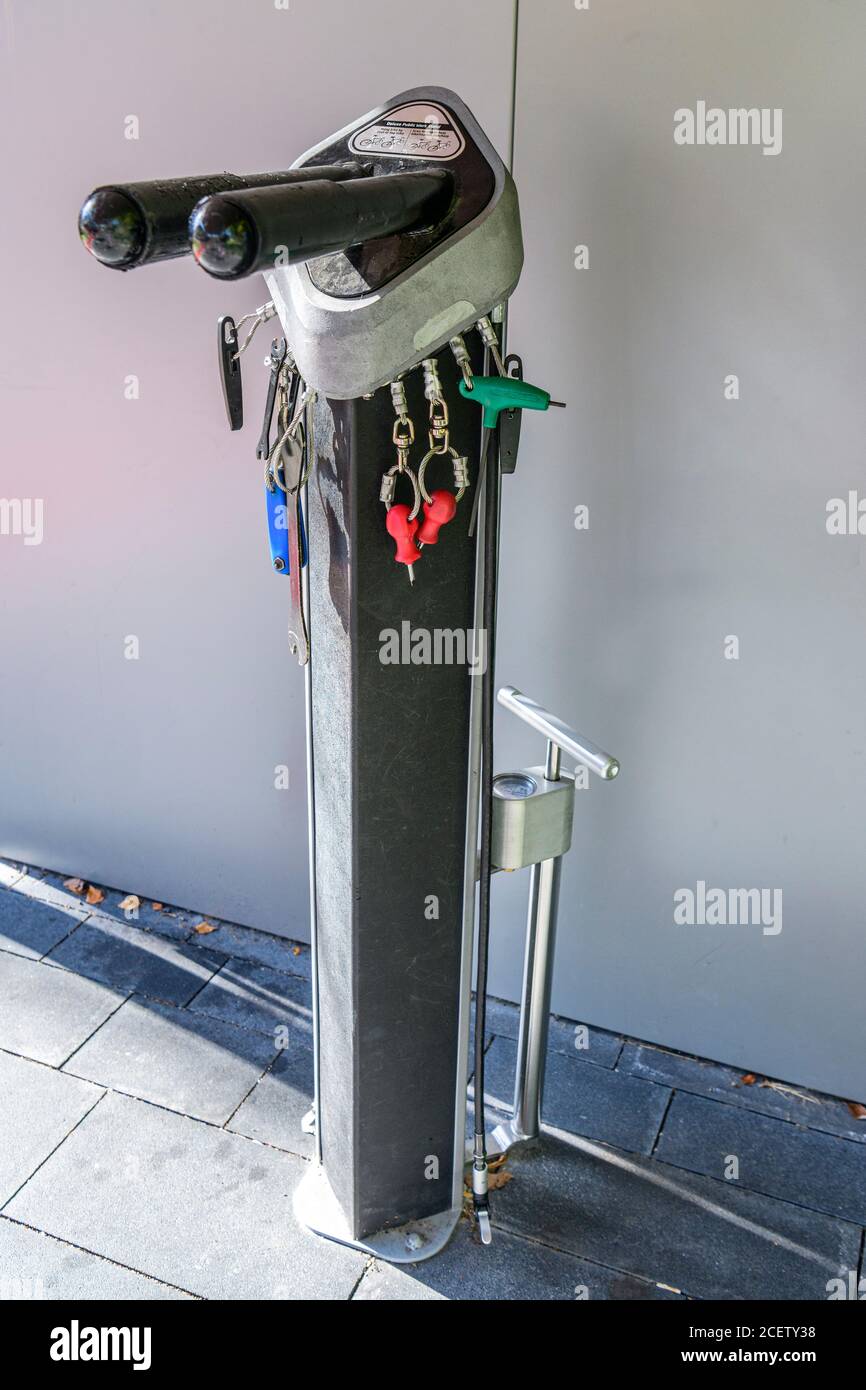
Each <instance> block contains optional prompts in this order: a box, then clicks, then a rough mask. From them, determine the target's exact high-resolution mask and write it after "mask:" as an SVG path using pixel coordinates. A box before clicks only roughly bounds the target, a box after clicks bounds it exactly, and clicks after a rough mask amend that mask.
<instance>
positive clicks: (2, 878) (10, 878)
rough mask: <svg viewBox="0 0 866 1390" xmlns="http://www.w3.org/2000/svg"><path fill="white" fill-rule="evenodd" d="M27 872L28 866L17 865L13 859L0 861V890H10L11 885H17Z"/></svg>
mask: <svg viewBox="0 0 866 1390" xmlns="http://www.w3.org/2000/svg"><path fill="white" fill-rule="evenodd" d="M26 872H27V868H26V865H24V864H15V863H13V862H12V860H11V859H0V888H8V887H9V886H10V884H13V883H17V881H18V879H19V878H21V876H22V874H25V873H26Z"/></svg>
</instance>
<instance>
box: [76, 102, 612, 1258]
mask: <svg viewBox="0 0 866 1390" xmlns="http://www.w3.org/2000/svg"><path fill="white" fill-rule="evenodd" d="M79 229H80V234H81V238H82V240H83V242H84V244H85V246H86V247H87V249H88V250H89V251H90V252H91V253H92V254H93V255H94V256H95V258H96V259H97V260H98V261H100V262H102V264H104V265H106V266H109V267H112V268H114V269H117V270H130V269H134V268H136V267H139V266H144V265H149V264H152V263H156V262H159V261H162V260H165V259H168V258H171V257H175V256H181V255H187V254H189V255H191V256H192V258H193V259H194V261H195V262H197V264H198V265H199V267H200V268H201V269H203V270H204V271H205V272H207V273H208V274H209V275H210V276H212V277H213V278H214V279H217V280H223V281H229V282H231V281H235V280H239V279H242V278H244V277H246V276H248V275H251V274H254V273H256V272H261V273H262V274H263V275H264V279H265V284H266V286H267V291H268V299H267V300H266V302H265V303H263V304H262V305H261V306H260V307H259V308H257V309H255V310H254V311H253V312H252V313H250V314H248V315H246V316H245V317H244V318H239V319H237V320H236V319H235V318H234V317H232V316H231V315H224V316H223V317H222V318H220V320H219V324H218V335H217V356H218V363H219V371H220V381H221V386H222V393H223V399H224V402H225V407H226V415H227V419H228V423H229V427H230V428H231V429H232V430H239V429H241V428H242V426H243V423H244V413H245V402H244V386H243V381H242V366H243V360H244V353H245V352H246V350H247V348H248V346H249V344H250V342H251V341H252V338H253V335H254V334H255V333H256V332H257V330H258V329H259V328H260V327H262V326H264V325H265V324H267V323H269V322H272V323H273V324H274V330H275V334H276V336H274V337H273V339H272V341H271V344H270V352H269V355H268V357H267V359H266V365H267V367H268V381H267V389H266V399H265V412H264V419H263V422H262V426H261V431H260V434H259V437H258V440H257V447H256V457H257V459H258V461H259V462H258V467H260V468H261V469H262V474H263V484H264V498H265V509H266V518H267V532H268V540H269V563H270V567H271V569H272V571H273V572H274V573H275V574H278V575H280V576H282V577H283V578H285V579H287V580H288V585H287V597H288V607H289V622H288V640H289V646H290V649H291V651H292V652H293V654H294V655H295V656H296V657H297V660H298V663H299V665H300V666H301V667H302V668H303V670H304V679H305V683H306V716H307V771H308V779H307V780H308V799H309V806H308V810H309V818H308V819H309V837H310V896H311V905H312V906H311V932H312V954H313V995H314V1006H313V1011H314V1048H315V1103H314V1108H313V1112H312V1117H311V1127H312V1128H313V1129H314V1132H315V1135H316V1160H317V1161H316V1162H315V1163H314V1164H312V1165H311V1168H310V1171H309V1173H308V1175H307V1177H306V1178H305V1179H304V1181H303V1183H302V1184H301V1186H300V1188H299V1190H298V1192H297V1194H296V1198H295V1209H296V1212H297V1214H298V1216H299V1217H300V1218H301V1219H302V1220H303V1221H304V1222H306V1223H307V1224H308V1225H309V1226H310V1227H311V1228H312V1229H314V1230H315V1231H318V1232H319V1233H321V1234H322V1235H325V1236H329V1237H331V1238H332V1239H335V1240H338V1241H342V1242H344V1243H346V1244H349V1245H353V1246H356V1247H359V1248H361V1249H364V1250H368V1251H370V1252H372V1253H375V1254H377V1255H379V1256H381V1257H383V1258H385V1259H390V1260H394V1261H414V1260H419V1259H424V1258H426V1257H427V1256H429V1255H432V1254H434V1253H435V1252H436V1251H437V1250H439V1249H441V1247H442V1246H443V1245H444V1244H445V1242H446V1241H447V1239H448V1237H449V1235H450V1234H451V1231H452V1230H453V1228H454V1226H455V1224H456V1223H457V1221H458V1220H459V1218H460V1216H461V1213H462V1211H463V1209H464V1202H465V1184H466V1183H467V1178H466V1169H467V1153H466V1135H465V1130H466V1104H467V1083H468V1080H469V1057H470V1046H469V1031H470V1014H471V1004H472V963H473V952H474V949H475V947H476V945H477V976H476V996H477V1008H476V1046H475V1054H474V1066H473V1072H474V1085H475V1107H474V1115H475V1119H474V1125H473V1130H474V1136H473V1141H472V1144H471V1151H470V1153H469V1156H468V1166H469V1169H470V1177H469V1179H468V1187H469V1190H470V1192H471V1195H472V1203H473V1206H474V1211H475V1216H476V1220H477V1223H478V1227H479V1231H480V1233H481V1237H482V1240H484V1241H485V1242H488V1241H489V1239H490V1234H491V1228H490V1217H489V1207H488V1195H487V1193H488V1179H487V1161H488V1148H490V1149H491V1151H496V1152H501V1151H502V1150H504V1149H507V1148H509V1147H510V1146H511V1145H513V1144H515V1143H518V1142H527V1141H532V1140H534V1139H536V1138H537V1137H538V1134H539V1126H540V1105H541V1093H542V1087H543V1077H544V1058H545V1050H546V1040H547V1019H548V1012H549V1006H550V979H551V967H552V959H553V945H554V933H555V923H556V911H557V901H558V893H559V871H560V865H561V859H562V855H563V854H564V853H565V852H566V851H567V849H568V848H569V845H570V843H571V830H572V820H573V813H574V778H573V777H572V776H570V775H568V774H566V773H565V772H563V770H562V767H561V755H562V753H565V754H567V755H569V756H570V757H572V758H574V759H576V760H577V761H578V762H579V763H580V764H582V765H583V766H584V767H587V768H589V769H590V770H591V771H592V772H594V773H596V774H597V775H598V776H599V777H601V778H602V779H604V780H610V779H612V778H613V777H615V776H616V774H617V772H618V770H619V768H618V764H617V762H616V760H615V759H614V758H612V757H610V756H609V755H608V754H607V753H604V752H603V751H602V750H601V749H599V748H597V747H595V746H594V745H593V744H591V743H589V742H588V741H587V740H586V739H583V738H582V737H581V736H580V735H578V734H576V733H575V732H574V731H573V730H571V729H569V728H568V727H567V726H566V725H564V724H563V723H562V722H561V721H560V720H558V719H557V718H555V717H554V716H552V715H550V714H549V713H548V712H546V711H545V710H543V709H541V707H540V706H538V705H536V704H535V703H534V702H533V701H532V700H530V699H528V698H527V697H526V696H525V695H522V694H521V693H520V692H519V691H517V690H515V689H514V688H513V687H505V688H503V689H501V690H500V691H499V692H498V700H499V703H500V704H501V705H502V706H504V707H505V708H507V709H509V710H510V711H511V712H512V713H514V714H515V715H517V716H518V717H519V718H521V719H522V720H524V721H525V722H527V723H528V724H529V725H531V726H532V727H533V728H534V729H536V730H537V731H538V732H539V733H541V734H542V735H543V736H544V737H545V738H546V739H547V755H546V761H545V763H544V764H543V765H542V766H539V767H531V768H525V769H520V770H518V771H514V772H507V773H500V774H498V775H496V774H495V773H494V770H493V716H494V707H495V702H496V689H495V630H496V574H497V568H498V523H499V505H500V481H501V478H502V477H503V475H507V474H508V473H510V472H513V471H514V467H515V464H516V459H517V448H518V442H519V434H520V420H521V413H522V411H523V410H524V409H534V410H546V409H547V408H548V407H549V406H551V405H558V404H560V402H556V401H551V399H550V396H549V394H548V393H547V392H546V391H543V390H541V389H540V388H538V387H535V386H532V385H530V384H529V383H528V382H525V381H524V380H523V376H522V363H521V362H520V359H519V358H517V357H515V356H513V355H512V356H505V355H504V349H503V338H504V330H505V317H506V305H507V301H508V298H509V296H510V295H511V293H512V291H513V290H514V288H515V286H516V284H517V281H518V279H519V276H520V271H521V267H522V262H523V246H522V239H521V230H520V214H519V209H518V201H517V193H516V190H515V187H514V183H513V181H512V179H511V176H510V174H509V172H508V170H507V168H506V167H505V165H504V164H503V162H502V160H501V159H500V158H499V156H498V154H497V153H496V151H495V150H494V148H493V146H492V145H491V143H490V141H489V140H488V139H487V137H486V135H485V134H484V132H483V131H482V130H481V128H480V126H479V125H478V123H477V121H476V120H475V118H474V117H473V115H472V113H471V112H470V111H469V110H468V108H467V107H466V106H465V105H464V103H463V102H462V101H461V100H460V98H459V97H458V96H456V94H455V93H453V92H450V91H447V90H445V89H443V88H438V87H419V88H414V89H412V90H410V91H406V92H402V93H400V94H399V95H398V96H396V97H394V98H393V99H392V100H390V101H388V102H386V103H385V104H384V105H382V106H379V107H377V108H376V109H375V110H373V111H370V112H368V113H367V114H366V115H364V116H362V117H360V118H359V119H358V120H356V121H353V122H352V123H351V124H349V125H347V126H345V127H344V128H343V129H342V130H339V131H337V132H336V133H335V134H333V135H330V136H328V137H327V139H325V140H323V141H322V142H321V143H320V144H318V145H316V146H315V147H314V148H312V149H310V150H308V151H307V152H306V153H305V154H303V155H301V156H300V158H298V159H297V160H295V162H294V163H293V164H292V165H291V167H290V168H288V169H285V170H282V171H278V172H271V173H262V174H246V175H241V174H230V173H220V174H213V175H204V176H197V177H191V178H173V179H168V180H158V181H155V182H151V183H132V184H124V185H115V184H111V185H103V186H101V187H99V188H97V189H96V190H95V191H94V192H93V193H92V194H91V195H90V197H89V198H88V199H87V201H86V202H85V204H84V206H83V208H82V210H81V213H80V218H79ZM479 408H480V411H481V415H480V418H479V413H478V412H479ZM425 435H426V439H425V438H424V436H425ZM262 474H259V477H260V478H261V477H262ZM527 866H530V867H531V886H530V908H529V921H528V928H527V939H526V960H525V970H524V984H523V998H522V1007H521V1024H520V1043H519V1057H518V1079H517V1093H516V1097H515V1107H514V1115H513V1117H512V1118H511V1120H509V1121H508V1122H507V1123H503V1124H501V1125H500V1126H499V1127H498V1128H497V1129H496V1130H495V1131H494V1132H493V1134H492V1135H491V1136H490V1137H489V1138H488V1135H487V1133H486V1128H485V1122H484V1081H483V1074H484V1023H485V997H486V979H487V955H488V949H487V946H488V933H489V924H490V879H491V875H492V874H493V873H495V872H497V871H499V870H513V869H518V868H523V867H527Z"/></svg>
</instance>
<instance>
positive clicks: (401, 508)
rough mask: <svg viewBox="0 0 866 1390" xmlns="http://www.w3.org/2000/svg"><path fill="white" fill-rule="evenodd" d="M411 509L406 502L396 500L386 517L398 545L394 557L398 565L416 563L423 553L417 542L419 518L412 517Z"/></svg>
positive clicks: (391, 533) (388, 530)
mask: <svg viewBox="0 0 866 1390" xmlns="http://www.w3.org/2000/svg"><path fill="white" fill-rule="evenodd" d="M411 510H412V509H411V507H409V506H407V505H406V503H405V502H396V503H395V504H394V506H393V507H392V508H391V509H390V511H389V512H388V515H387V517H386V518H385V527H386V529H387V532H388V535H389V536H391V537H392V539H393V540H394V541H395V542H396V545H397V551H396V554H395V555H394V559H395V560H396V561H397V564H398V565H414V563H415V561H416V560H418V559H419V558H420V554H421V552H420V551H419V549H418V547H417V545H416V544H415V533H416V531H417V530H418V518H417V516H413V517H410V515H409V513H410V511H411Z"/></svg>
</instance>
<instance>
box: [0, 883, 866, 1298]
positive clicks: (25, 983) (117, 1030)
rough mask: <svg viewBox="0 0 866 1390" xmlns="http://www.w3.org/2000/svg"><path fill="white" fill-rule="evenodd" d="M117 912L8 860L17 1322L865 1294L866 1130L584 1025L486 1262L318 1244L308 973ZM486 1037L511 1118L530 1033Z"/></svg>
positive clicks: (795, 1094)
mask: <svg viewBox="0 0 866 1390" xmlns="http://www.w3.org/2000/svg"><path fill="white" fill-rule="evenodd" d="M125 901H126V894H124V893H123V892H121V891H119V890H113V889H112V890H106V892H105V896H104V898H103V899H102V901H100V902H99V903H96V904H93V905H89V904H88V903H87V902H86V901H85V900H84V898H83V897H82V896H81V895H79V894H76V893H74V892H71V891H70V890H69V889H68V888H66V887H65V886H64V878H63V876H61V875H57V874H52V873H47V872H44V871H43V870H40V869H34V868H29V867H28V866H26V865H21V864H12V863H9V862H8V861H0V1298H4V1299H8V1298H19V1297H32V1296H35V1297H41V1298H48V1299H58V1298H73V1299H78V1298H83V1299H86V1298H96V1299H140V1298H145V1299H151V1298H153V1299H175V1298H177V1299H189V1298H193V1299H195V1298H220V1299H252V1298H266V1299H289V1300H296V1299H317V1300H318V1299H337V1300H347V1299H359V1300H362V1301H363V1300H373V1299H378V1300H386V1301H387V1300H412V1301H414V1300H428V1299H432V1300H439V1299H461V1300H465V1299H484V1300H486V1299H505V1300H527V1299H531V1300H545V1301H546V1300H574V1299H583V1298H589V1299H606V1300H633V1299H639V1300H648V1299H650V1300H652V1299H657V1300H669V1299H678V1298H694V1299H763V1298H769V1299H779V1300H789V1299H795V1300H813V1299H820V1300H823V1299H826V1298H827V1297H828V1289H829V1288H831V1287H832V1281H833V1280H836V1279H841V1280H844V1281H845V1282H846V1284H847V1283H848V1281H849V1280H850V1278H851V1275H852V1273H853V1275H854V1276H855V1277H862V1278H866V1269H864V1268H863V1265H862V1262H863V1245H864V1225H866V1123H864V1122H863V1121H858V1120H857V1119H856V1118H855V1116H854V1114H853V1112H852V1110H851V1109H850V1108H849V1106H848V1105H847V1104H846V1103H845V1102H844V1101H842V1100H838V1099H834V1098H832V1097H827V1096H819V1095H816V1094H813V1093H810V1092H804V1091H801V1090H798V1089H797V1088H790V1087H787V1088H778V1087H776V1086H773V1085H770V1084H762V1083H763V1082H764V1079H763V1078H757V1079H756V1080H755V1081H754V1083H753V1084H746V1083H744V1080H743V1078H742V1076H741V1075H740V1074H739V1073H738V1072H736V1071H734V1070H732V1069H731V1068H729V1067H725V1066H722V1065H720V1064H718V1063H715V1062H708V1061H704V1060H702V1059H698V1058H693V1057H686V1056H684V1055H682V1054H680V1053H674V1052H669V1051H665V1050H663V1049H660V1048H657V1047H653V1046H650V1045H649V1044H646V1043H641V1042H638V1041H635V1040H633V1039H627V1038H621V1037H617V1036H615V1035H613V1034H611V1033H607V1032H605V1031H604V1030H601V1029H597V1028H592V1027H589V1028H585V1027H584V1026H583V1025H581V1024H579V1023H576V1022H574V1021H571V1020H567V1019H553V1020H552V1022H551V1037H550V1052H549V1059H548V1068H547V1086H546V1091H545V1114H544V1119H545V1125H546V1134H545V1137H544V1140H543V1143H542V1145H541V1147H540V1148H539V1149H538V1150H537V1151H533V1152H525V1153H521V1154H514V1155H512V1156H511V1157H510V1158H509V1160H508V1164H507V1173H508V1175H509V1179H510V1180H509V1181H507V1183H506V1184H505V1185H504V1186H503V1187H502V1188H501V1189H500V1190H498V1191H497V1192H496V1193H495V1194H494V1198H493V1223H494V1228H495V1234H494V1241H493V1244H492V1246H491V1247H489V1248H488V1249H482V1248H481V1246H480V1245H479V1243H478V1241H477V1238H476V1235H475V1232H474V1230H473V1228H472V1225H471V1223H470V1222H469V1221H468V1220H464V1221H463V1222H461V1224H460V1226H459V1227H458V1230H457V1232H456V1233H455V1236H454V1237H453V1239H452V1241H451V1242H450V1244H449V1246H448V1248H447V1250H446V1251H445V1252H444V1253H443V1254H441V1255H440V1256H438V1257H436V1258H434V1259H432V1260H430V1261H429V1262H423V1263H420V1264H416V1265H404V1266H401V1267H391V1266H387V1265H384V1264H381V1263H379V1262H377V1261H374V1260H370V1259H367V1258H366V1257H365V1256H364V1255H362V1254H360V1253H358V1252H356V1251H353V1250H350V1249H347V1248H345V1247H341V1246H338V1245H334V1244H331V1243H328V1242H326V1241H322V1240H320V1239H318V1238H316V1237H314V1236H312V1235H311V1234H310V1233H309V1232H307V1231H306V1230H304V1229H302V1228H301V1227H299V1226H298V1224H297V1223H296V1222H295V1220H294V1218H293V1215H292V1205H291V1199H292V1193H293V1191H294V1188H295V1186H296V1185H297V1183H298V1182H299V1181H300V1179H301V1177H302V1176H303V1174H304V1172H305V1170H306V1168H307V1165H308V1164H309V1162H310V1159H311V1155H312V1142H311V1140H310V1138H309V1136H308V1135H306V1134H305V1133H304V1132H303V1129H302V1126H301V1120H302V1117H303V1115H304V1114H305V1112H306V1111H307V1109H308V1108H309V1105H310V1099H311V1095H312V1084H313V1059H312V1051H311V1047H312V1036H311V1004H310V955H309V949H308V948H307V947H306V946H302V945H298V944H297V943H294V942H287V941H284V940H281V939H279V938H277V937H272V936H269V935H267V934H266V933H263V932H257V931H252V930H250V929H247V928H244V927H239V926H237V925H235V924H232V923H229V922H220V921H217V920H216V919H214V918H208V919H207V924H208V927H212V928H214V930H206V931H204V932H200V931H197V926H198V925H199V924H200V923H201V921H202V919H201V918H200V917H199V916H197V915H196V914H195V913H194V912H191V911H188V910H186V909H181V908H172V907H170V906H159V907H157V908H155V907H154V906H153V904H151V903H149V902H142V903H141V904H140V906H139V908H138V909H137V910H136V912H135V913H134V914H133V915H132V916H130V913H129V911H128V909H127V910H125V909H124V908H123V907H122V906H121V904H122V903H123V902H125ZM487 1022H488V1036H489V1042H488V1053H487V1056H488V1065H487V1071H486V1088H485V1089H486V1092H487V1101H488V1104H489V1105H490V1107H491V1110H492V1111H493V1112H494V1114H493V1116H492V1118H494V1119H495V1117H496V1112H503V1113H504V1111H505V1110H506V1109H507V1107H508V1103H509V1098H510V1096H511V1091H512V1087H513V1077H514V1065H515V1056H516V1037H517V1010H516V1008H515V1007H514V1006H513V1005H511V1004H506V1003H502V1002H500V1001H492V1002H491V1005H490V1008H489V1010H488V1020H487ZM858 1099H863V1098H862V1097H860V1098H858ZM863 1287H864V1292H866V1284H864V1286H863Z"/></svg>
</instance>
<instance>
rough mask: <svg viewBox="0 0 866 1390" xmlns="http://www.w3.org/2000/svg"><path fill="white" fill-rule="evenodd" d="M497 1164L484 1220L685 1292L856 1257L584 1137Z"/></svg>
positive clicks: (775, 1210)
mask: <svg viewBox="0 0 866 1390" xmlns="http://www.w3.org/2000/svg"><path fill="white" fill-rule="evenodd" d="M102 1103H103V1104H104V1102H102ZM508 1168H509V1171H510V1172H511V1173H512V1174H513V1180H512V1181H511V1182H509V1183H508V1184H507V1186H505V1187H503V1188H502V1189H500V1190H499V1191H497V1192H495V1193H494V1194H493V1195H492V1197H491V1206H492V1208H493V1224H494V1226H501V1227H502V1228H503V1229H505V1230H508V1231H510V1232H511V1233H512V1234H516V1235H523V1236H525V1237H528V1238H530V1239H534V1240H538V1241H542V1242H544V1243H545V1244H550V1245H552V1246H555V1247H557V1248H558V1249H561V1250H565V1251H567V1252H569V1253H571V1254H574V1255H578V1256H580V1257H581V1258H583V1259H589V1260H592V1261H595V1262H598V1263H599V1264H603V1265H608V1266H610V1267H613V1268H616V1269H620V1270H624V1271H626V1272H628V1273H631V1274H633V1275H635V1276H636V1277H637V1278H642V1279H646V1280H648V1281H649V1282H651V1283H658V1284H662V1285H665V1286H667V1287H670V1288H673V1289H677V1290H680V1291H681V1292H683V1293H685V1294H687V1295H689V1296H690V1297H693V1298H707V1299H749V1300H751V1299H776V1300H800V1299H826V1298H827V1285H828V1281H830V1280H831V1279H836V1278H843V1277H847V1272H848V1271H849V1270H852V1269H855V1268H856V1265H857V1260H858V1258H859V1252H860V1236H861V1232H860V1230H859V1228H858V1227H857V1226H854V1225H852V1224H850V1223H848V1222H845V1221H840V1220H838V1219H836V1218H834V1217H830V1216H825V1215H824V1214H823V1213H820V1212H813V1211H808V1210H806V1209H805V1208H803V1207H796V1206H792V1205H791V1204H790V1203H789V1202H780V1201H777V1200H776V1199H774V1198H772V1197H765V1196H762V1195H761V1194H759V1193H756V1192H747V1191H744V1190H743V1189H742V1188H733V1187H732V1186H731V1185H730V1184H725V1183H720V1182H716V1181H714V1180H713V1179H711V1178H706V1177H702V1176H700V1175H697V1174H694V1173H686V1172H683V1171H682V1169H679V1168H673V1167H670V1166H669V1165H667V1164H664V1163H660V1162H658V1160H657V1159H654V1158H643V1157H640V1156H637V1155H633V1154H627V1153H624V1152H622V1151H621V1150H618V1149H614V1148H610V1147H609V1146H607V1145H603V1144H598V1143H595V1142H594V1141H592V1140H588V1139H581V1138H576V1137H570V1136H559V1137H554V1136H549V1135H545V1137H544V1140H543V1145H542V1148H541V1150H540V1151H538V1152H535V1153H532V1152H520V1151H517V1152H515V1153H514V1154H512V1155H511V1157H510V1158H509V1160H508ZM25 1191H26V1189H25ZM494 1199H495V1201H494ZM494 1240H495V1236H494Z"/></svg>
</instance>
